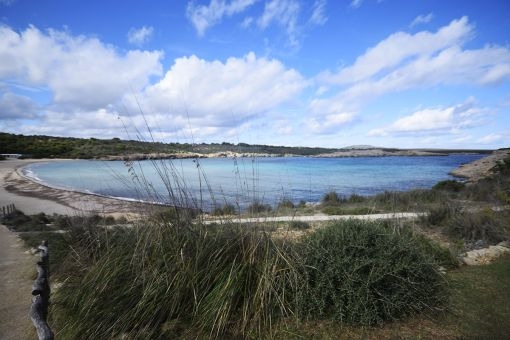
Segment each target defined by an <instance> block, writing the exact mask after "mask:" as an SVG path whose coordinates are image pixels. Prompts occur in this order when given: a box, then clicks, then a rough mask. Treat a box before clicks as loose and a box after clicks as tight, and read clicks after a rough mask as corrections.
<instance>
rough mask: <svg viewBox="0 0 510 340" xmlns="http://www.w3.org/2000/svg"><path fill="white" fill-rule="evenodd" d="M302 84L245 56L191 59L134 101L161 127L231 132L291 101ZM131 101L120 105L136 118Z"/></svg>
mask: <svg viewBox="0 0 510 340" xmlns="http://www.w3.org/2000/svg"><path fill="white" fill-rule="evenodd" d="M306 86H307V82H306V81H305V79H303V77H302V76H301V75H300V74H299V73H298V72H297V71H295V70H293V69H287V68H285V66H284V65H283V64H282V63H280V62H279V61H277V60H274V59H266V58H259V57H257V56H256V55H255V54H254V53H249V54H247V55H246V56H244V57H242V58H229V59H227V60H226V61H225V62H221V61H207V60H203V59H200V58H198V57H196V56H191V57H182V58H178V59H176V60H175V62H174V64H173V65H172V67H171V68H170V70H169V71H168V72H167V73H166V75H165V76H164V77H163V79H161V80H160V81H159V82H158V83H156V84H154V85H153V86H150V87H148V88H147V89H146V90H145V91H144V92H143V94H142V95H141V96H140V102H141V104H142V106H143V108H145V109H147V112H151V115H152V113H154V116H155V117H156V116H157V115H161V117H162V119H161V121H160V123H158V124H162V126H164V127H168V126H169V125H172V126H174V127H175V128H177V129H179V128H183V127H185V126H188V125H191V126H193V127H205V126H208V127H232V126H235V125H239V124H241V123H243V122H244V121H245V120H247V119H250V118H253V117H254V116H256V115H261V114H262V115H263V114H265V113H266V112H267V111H268V110H271V109H273V108H276V107H278V106H279V105H280V104H282V103H285V102H288V101H290V100H292V99H293V98H294V97H295V96H296V95H298V94H299V93H300V92H301V91H302V89H303V88H304V87H306ZM133 99H134V98H133V97H132V96H129V95H128V96H126V98H125V103H126V106H127V107H128V108H131V109H130V110H131V111H133V112H134V113H136V112H135V111H136V109H135V107H136V103H133Z"/></svg>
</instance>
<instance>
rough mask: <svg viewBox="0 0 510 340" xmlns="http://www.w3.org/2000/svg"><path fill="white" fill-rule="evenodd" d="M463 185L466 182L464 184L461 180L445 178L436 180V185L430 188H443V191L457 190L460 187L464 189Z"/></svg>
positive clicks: (459, 189)
mask: <svg viewBox="0 0 510 340" xmlns="http://www.w3.org/2000/svg"><path fill="white" fill-rule="evenodd" d="M465 186H466V184H464V183H462V182H459V181H455V180H450V179H449V180H446V181H441V182H438V183H437V184H436V185H434V186H433V187H432V189H434V190H444V191H452V192H459V191H461V190H462V189H464V187H465Z"/></svg>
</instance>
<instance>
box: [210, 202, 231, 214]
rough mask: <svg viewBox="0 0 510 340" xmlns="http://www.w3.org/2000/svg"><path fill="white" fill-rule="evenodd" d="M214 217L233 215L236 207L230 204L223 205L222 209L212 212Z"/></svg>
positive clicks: (217, 208)
mask: <svg viewBox="0 0 510 340" xmlns="http://www.w3.org/2000/svg"><path fill="white" fill-rule="evenodd" d="M212 214H213V215H214V216H223V215H235V214H236V207H234V206H233V205H232V204H225V205H224V206H223V207H216V208H214V210H213V211H212Z"/></svg>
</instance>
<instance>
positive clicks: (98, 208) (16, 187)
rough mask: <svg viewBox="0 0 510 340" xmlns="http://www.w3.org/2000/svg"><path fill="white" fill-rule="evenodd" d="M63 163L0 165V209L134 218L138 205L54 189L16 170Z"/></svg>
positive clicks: (20, 162)
mask: <svg viewBox="0 0 510 340" xmlns="http://www.w3.org/2000/svg"><path fill="white" fill-rule="evenodd" d="M55 161H66V160H65V159H40V160H39V159H27V160H20V159H12V160H5V161H1V162H0V206H6V205H9V204H14V205H15V207H16V208H17V209H18V210H21V211H23V212H24V213H25V214H29V215H33V214H37V213H40V212H44V213H45V214H50V215H51V214H54V213H56V214H61V215H79V214H101V215H112V216H114V217H120V216H121V215H122V216H126V215H137V214H136V212H139V211H140V209H141V208H142V207H143V206H146V205H147V204H143V203H140V202H133V201H125V200H121V199H115V198H109V197H104V196H99V195H94V194H87V193H81V192H76V191H70V190H65V189H56V188H52V187H49V186H46V185H44V184H41V183H38V182H36V181H35V180H33V179H30V178H28V177H26V176H23V175H21V174H20V173H19V169H21V168H23V167H24V166H26V165H28V164H31V163H36V162H55Z"/></svg>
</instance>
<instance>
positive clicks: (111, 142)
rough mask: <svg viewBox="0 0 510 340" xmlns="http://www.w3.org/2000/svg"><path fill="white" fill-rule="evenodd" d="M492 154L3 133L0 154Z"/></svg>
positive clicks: (93, 156)
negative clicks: (163, 141)
mask: <svg viewBox="0 0 510 340" xmlns="http://www.w3.org/2000/svg"><path fill="white" fill-rule="evenodd" d="M459 152H463V153H466V152H470V153H490V152H491V150H428V149H396V148H380V147H374V146H370V145H353V146H348V147H343V148H321V147H290V146H273V145H259V144H246V143H237V144H232V143H226V142H224V143H210V144H206V143H201V144H188V143H182V144H181V143H160V142H145V141H137V140H121V139H119V138H111V139H98V138H72V137H53V136H44V135H41V136H39V135H35V136H24V135H16V134H11V133H5V132H0V154H22V155H23V156H24V157H25V158H78V159H124V160H126V159H146V158H195V157H251V156H260V157H269V156H311V157H367V156H394V155H404V156H422V155H445V154H450V153H459Z"/></svg>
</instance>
